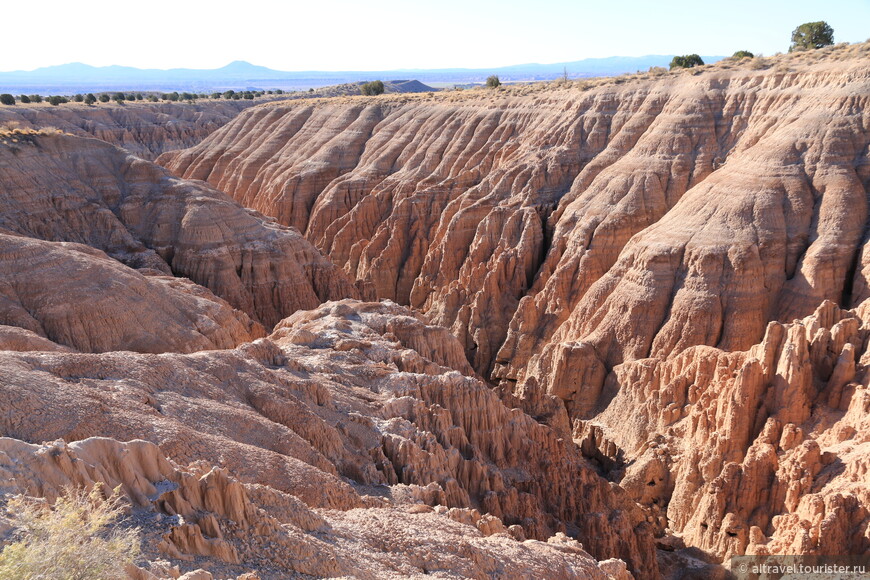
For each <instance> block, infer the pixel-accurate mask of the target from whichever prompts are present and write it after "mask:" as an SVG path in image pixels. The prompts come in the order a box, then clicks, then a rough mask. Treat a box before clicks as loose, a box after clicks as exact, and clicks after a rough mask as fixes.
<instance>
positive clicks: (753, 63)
mask: <svg viewBox="0 0 870 580" xmlns="http://www.w3.org/2000/svg"><path fill="white" fill-rule="evenodd" d="M868 57H870V40H868V41H867V42H863V43H858V44H848V43H842V44H838V45H835V46H828V47H825V48H821V49H818V50H809V51H800V52H793V53H785V54H782V53H777V54H775V55H773V56H768V57H765V56H763V55H761V54H758V55H756V56H755V57H754V58H749V57H745V58H741V59H735V58H733V57H732V58H725V59H723V60H721V61H719V62H716V63H713V64H708V65H703V66H698V67H694V68H689V69H675V70H672V71H671V70H667V69H665V68H663V67H653V68H651V69H650V70H648V71H644V72H637V73H631V74H624V75H620V76H615V77H591V78H584V79H577V80H567V79H563V78H560V79H555V80H552V81H540V82H533V83H510V84H503V85H501V86H500V87H498V88H497V89H489V88H486V87H475V88H471V89H454V90H445V91H439V92H437V93H416V94H415V93H404V94H384V95H379V96H376V97H366V96H362V95H359V96H335V97H326V98H316V97H314V98H303V99H297V100H294V101H278V102H268V103H262V104H259V105H256V106H258V107H297V106H322V105H334V104H354V105H368V104H382V105H386V106H401V105H404V104H407V103H413V102H421V101H423V100H425V101H426V102H428V103H455V104H461V103H466V102H467V103H469V104H474V103H475V102H477V103H480V102H486V101H493V100H495V99H502V98H509V97H522V96H528V95H540V94H546V93H556V92H563V91H568V92H572V91H573V92H578V93H582V92H586V91H590V90H594V89H601V90H606V89H607V88H608V87H617V86H620V87H626V86H629V87H630V86H634V85H637V86H641V85H642V84H644V83H646V84H648V83H654V82H658V81H660V80H662V79H667V78H678V77H680V76H690V77H701V78H703V77H705V76H707V75H713V74H720V75H721V74H727V75H740V74H750V75H751V74H754V73H756V71H758V72H760V71H766V70H768V69H771V68H772V69H774V72H775V73H776V74H785V73H789V72H800V71H801V70H802V69H805V68H807V67H810V66H815V65H817V64H819V63H825V62H833V61H846V60H864V59H867V58H868ZM765 74H767V73H765Z"/></svg>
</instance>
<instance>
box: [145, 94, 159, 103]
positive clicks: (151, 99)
mask: <svg viewBox="0 0 870 580" xmlns="http://www.w3.org/2000/svg"><path fill="white" fill-rule="evenodd" d="M148 101H149V102H151V103H159V102H160V99H159V98H158V97H157V95H151V96H150V97H148Z"/></svg>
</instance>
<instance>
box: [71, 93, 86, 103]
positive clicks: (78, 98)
mask: <svg viewBox="0 0 870 580" xmlns="http://www.w3.org/2000/svg"><path fill="white" fill-rule="evenodd" d="M73 100H74V101H75V102H77V103H83V102H84V100H85V96H84V95H83V94H81V93H79V94H77V95H76V96H74V97H73Z"/></svg>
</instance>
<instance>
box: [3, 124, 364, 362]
mask: <svg viewBox="0 0 870 580" xmlns="http://www.w3.org/2000/svg"><path fill="white" fill-rule="evenodd" d="M0 228H2V229H5V230H7V231H9V232H14V233H16V234H19V235H21V236H27V237H30V238H35V239H38V240H47V241H52V242H59V241H63V242H76V243H79V244H86V245H88V246H91V247H92V248H96V249H98V250H101V251H103V252H105V253H106V254H108V256H109V257H111V258H114V259H115V260H117V261H118V262H120V263H122V264H124V265H126V266H128V267H129V268H134V269H139V270H141V271H143V272H145V271H147V272H150V273H152V274H154V273H157V274H164V275H174V276H184V277H187V278H189V279H191V280H193V281H194V282H196V283H197V284H200V285H202V286H205V287H206V288H208V289H210V290H211V291H212V292H214V294H216V295H217V296H219V297H220V298H223V299H224V300H226V301H227V302H228V303H229V304H230V305H232V307H234V308H236V309H238V310H241V311H243V312H244V313H246V314H247V315H248V316H249V317H250V318H251V319H253V320H254V321H256V322H260V323H262V324H264V325H266V326H272V325H274V324H275V323H276V322H278V321H279V320H281V319H282V318H284V317H285V316H287V315H289V314H291V313H293V312H294V311H296V310H297V309H300V308H314V307H315V306H317V305H318V304H320V303H321V302H323V301H324V300H331V299H338V298H343V297H348V296H351V297H353V296H357V295H358V293H357V291H356V289H355V288H354V286H353V285H352V284H351V283H350V282H349V281H348V280H347V278H346V277H345V275H344V274H343V273H342V272H341V271H340V270H338V269H337V268H335V267H334V266H333V265H332V264H331V263H330V262H329V261H328V260H326V259H325V258H323V256H321V255H320V253H319V252H318V251H317V250H316V249H315V248H314V247H312V246H311V244H309V243H308V242H307V241H305V240H304V239H303V238H302V236H301V235H300V234H299V233H298V232H296V231H294V230H292V229H291V228H287V227H283V226H280V225H278V224H276V223H274V221H272V220H269V219H266V218H264V217H263V216H261V215H259V214H257V213H256V212H252V211H250V210H246V209H244V208H242V207H241V206H239V205H238V204H237V203H235V202H233V201H232V200H230V199H229V198H227V197H226V196H225V195H224V194H222V193H221V192H219V191H216V190H214V189H212V188H210V187H207V186H205V185H204V184H202V183H196V182H189V181H183V180H179V179H176V178H173V177H171V176H170V175H168V174H167V173H166V171H165V170H163V169H162V168H160V167H158V166H156V165H154V164H152V163H150V162H147V161H144V160H142V159H139V158H137V157H133V156H131V155H129V154H127V153H125V152H123V151H122V150H120V149H118V148H116V147H114V146H112V145H108V144H106V143H103V142H101V141H98V140H95V139H83V138H80V137H73V136H69V135H60V134H49V135H46V134H33V133H29V132H16V133H9V134H7V135H6V136H5V137H2V136H0ZM4 239H5V238H4ZM33 247H35V246H33ZM6 256H7V258H8V259H10V260H13V261H14V260H20V259H21V257H20V256H13V255H11V254H6ZM10 265H11V263H10ZM18 265H22V263H20V262H19V263H18ZM44 266H45V267H48V266H51V264H48V263H44ZM118 266H120V264H118ZM129 268H127V269H126V270H129ZM113 271H116V272H120V271H121V270H120V269H119V268H118V267H115V268H114V269H113ZM46 275H49V273H48V272H46ZM62 275H63V274H62V273H61V271H58V272H56V273H55V276H62ZM119 275H126V276H128V277H130V276H132V277H134V278H138V279H140V282H138V283H137V284H138V286H139V292H140V294H141V293H143V292H145V287H146V286H147V287H149V288H151V287H156V286H158V285H163V286H166V285H172V284H174V285H175V288H176V289H180V288H181V287H182V286H184V284H183V283H181V282H170V281H168V280H164V281H162V282H158V281H155V280H152V281H150V282H148V284H144V283H143V282H141V278H142V276H141V274H136V273H131V272H127V273H126V274H119ZM26 277H27V273H26V271H23V272H21V275H19V276H18V284H19V290H22V291H25V292H24V294H26V288H25V286H21V284H25V283H26V280H25V278H26ZM44 280H47V278H44ZM89 283H90V284H91V291H96V290H98V289H100V288H103V287H105V286H106V285H112V284H119V282H118V280H113V279H112V278H111V277H109V278H105V279H97V278H91V279H90V280H89ZM143 284H144V285H143ZM58 291H60V289H58ZM102 291H103V292H105V291H104V290H102ZM128 292H129V290H128ZM187 293H188V294H197V295H199V296H200V297H202V296H204V295H205V294H208V293H207V292H201V291H199V290H193V289H189V291H188V292H187ZM24 294H22V296H24ZM111 296H112V295H111V293H105V294H104V296H103V298H104V299H106V300H108V299H110V298H111ZM22 299H24V298H22ZM161 300H163V299H154V301H155V302H159V301H161ZM19 302H20V301H19ZM121 304H122V303H121V302H120V301H119V302H118V303H117V305H116V306H115V308H119V309H123V308H124V306H121ZM80 306H83V305H80ZM83 307H86V306H83ZM223 307H224V308H225V305H224V306H223ZM142 308H145V307H144V303H143V307H142ZM210 308H213V309H218V308H219V307H218V306H217V305H215V306H211V307H210ZM194 310H195V309H194ZM186 318H192V319H195V314H194V313H193V312H191V313H189V314H186V315H183V316H180V320H185V319H186ZM224 320H229V319H228V318H227V316H226V315H223V318H222V319H221V322H220V323H219V325H220V326H225V325H224V322H223V321H224ZM155 323H156V321H155ZM203 323H204V322H203ZM6 324H11V323H9V322H6ZM55 324H56V325H59V326H64V325H66V322H65V321H63V320H58V321H57V322H56V323H55ZM70 326H71V327H72V326H75V325H70ZM192 326H194V328H195V327H196V323H194V324H193V325H192ZM23 327H24V328H29V329H31V330H34V328H31V326H28V325H23ZM135 328H136V326H135V324H132V325H130V328H128V329H127V330H125V332H135ZM65 332H73V330H70V329H67V330H66V331H65ZM213 332H224V333H229V334H231V335H238V331H236V330H233V329H232V328H229V327H228V328H226V329H214V331H213ZM91 334H93V333H91ZM252 336H253V337H256V335H252ZM89 340H90V339H89ZM107 340H108V341H109V342H107V343H106V344H104V345H103V346H101V347H100V348H98V349H97V350H105V349H111V348H132V346H130V345H129V343H127V344H128V346H116V347H111V346H109V345H110V344H116V343H112V342H111V340H110V339H107ZM144 340H146V341H147V339H144ZM213 342H214V344H216V345H217V344H224V345H226V344H227V343H228V341H226V340H217V341H213ZM236 343H237V341H236ZM65 344H68V345H70V346H75V347H76V348H83V349H85V350H94V349H91V348H89V347H87V346H86V344H85V343H84V342H82V341H79V342H77V343H76V344H73V342H70V341H66V342H65ZM145 350H146V351H149V352H150V351H151V350H152V349H145ZM170 350H177V351H189V350H191V348H175V349H170Z"/></svg>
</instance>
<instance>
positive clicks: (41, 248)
mask: <svg viewBox="0 0 870 580" xmlns="http://www.w3.org/2000/svg"><path fill="white" fill-rule="evenodd" d="M0 280H2V282H0V323H2V324H4V325H8V326H2V327H0V329H2V330H0V337H2V338H0V341H2V342H0V348H3V349H4V350H42V351H57V352H63V351H70V350H79V351H83V352H105V351H111V350H135V351H138V352H167V351H170V352H192V351H197V350H208V349H215V348H232V347H234V346H236V345H238V344H241V343H243V342H247V341H251V340H254V339H256V338H259V337H261V336H263V334H264V331H263V328H262V326H261V325H260V324H258V323H256V322H253V321H252V320H251V319H250V318H248V316H247V315H246V314H245V313H243V312H240V311H238V310H235V309H234V308H233V307H232V306H230V305H229V304H227V302H225V301H224V300H221V299H220V298H218V297H217V296H215V295H214V294H212V293H211V292H210V291H209V290H207V289H205V288H203V287H201V286H197V285H195V284H193V283H191V282H190V281H187V280H183V279H177V278H172V277H170V276H151V275H147V276H143V275H142V274H141V273H140V272H138V271H136V270H134V269H131V268H128V267H127V266H124V265H123V264H121V263H120V262H118V261H116V260H112V259H110V258H109V257H108V256H106V255H105V254H103V253H102V252H100V251H99V250H95V249H93V248H91V247H89V246H84V245H80V244H73V243H66V242H44V241H41V240H35V239H33V238H25V237H21V236H15V235H8V234H3V233H0ZM11 327H18V331H17V332H14V334H13V332H12V331H11V330H6V329H10V328H11ZM65 347H69V348H65Z"/></svg>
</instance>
